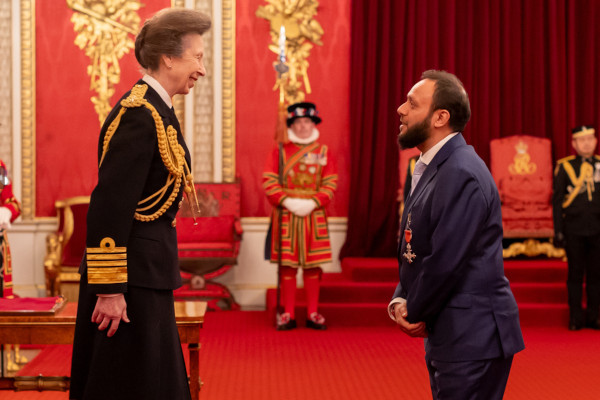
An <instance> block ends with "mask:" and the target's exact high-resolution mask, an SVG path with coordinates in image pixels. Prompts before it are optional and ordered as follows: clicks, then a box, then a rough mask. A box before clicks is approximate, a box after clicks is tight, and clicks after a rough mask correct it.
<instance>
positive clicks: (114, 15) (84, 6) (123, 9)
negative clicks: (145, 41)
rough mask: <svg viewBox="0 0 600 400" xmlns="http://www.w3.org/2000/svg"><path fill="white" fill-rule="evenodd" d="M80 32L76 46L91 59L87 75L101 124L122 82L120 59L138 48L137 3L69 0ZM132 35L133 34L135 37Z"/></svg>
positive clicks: (73, 21) (126, 0) (75, 26)
mask: <svg viewBox="0 0 600 400" xmlns="http://www.w3.org/2000/svg"><path fill="white" fill-rule="evenodd" d="M66 1H67V5H68V6H69V8H71V9H72V10H73V11H74V12H73V16H72V17H71V22H72V23H73V29H74V30H75V32H76V33H77V37H76V38H75V45H76V46H77V47H79V48H80V49H81V50H84V49H85V55H86V56H88V57H89V58H90V65H89V66H88V68H87V73H88V75H89V76H90V89H91V90H93V91H95V92H96V93H97V96H92V97H91V101H92V103H93V104H94V109H95V110H96V113H97V114H98V119H99V121H100V125H102V123H103V122H104V120H105V119H106V117H107V115H108V113H109V112H110V110H111V106H110V102H109V101H110V98H111V97H112V96H113V94H114V93H115V89H114V85H115V84H117V83H119V80H120V79H121V68H120V66H119V60H120V59H121V58H122V57H123V55H125V54H126V53H129V51H130V50H131V49H133V48H134V46H135V42H134V40H135V39H134V38H135V35H136V34H137V31H138V27H139V24H140V16H139V15H138V13H137V11H138V10H139V9H140V8H141V7H143V5H142V4H141V3H140V2H139V1H137V0H66ZM129 35H133V38H132V37H130V36H129Z"/></svg>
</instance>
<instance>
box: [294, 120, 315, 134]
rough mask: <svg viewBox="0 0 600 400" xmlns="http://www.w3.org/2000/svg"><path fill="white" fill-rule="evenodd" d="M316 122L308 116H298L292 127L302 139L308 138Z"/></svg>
mask: <svg viewBox="0 0 600 400" xmlns="http://www.w3.org/2000/svg"><path fill="white" fill-rule="evenodd" d="M314 127H315V123H314V122H313V120H312V119H310V118H308V117H300V118H296V119H295V120H294V122H292V125H291V126H290V128H291V129H292V131H293V132H294V134H295V135H296V136H298V137H299V138H300V139H306V138H307V137H309V136H310V135H311V134H312V131H313V129H314Z"/></svg>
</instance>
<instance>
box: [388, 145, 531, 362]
mask: <svg viewBox="0 0 600 400" xmlns="http://www.w3.org/2000/svg"><path fill="white" fill-rule="evenodd" d="M409 214H410V219H411V224H410V228H411V229H412V239H411V242H410V244H411V246H412V252H413V253H414V254H416V258H415V259H414V260H413V262H412V263H409V262H408V260H407V259H406V258H405V257H404V253H405V252H406V246H407V243H406V237H405V235H404V230H405V229H406V224H407V219H408V215H409ZM401 233H402V240H401V242H400V243H399V246H398V261H399V266H400V283H399V284H398V286H397V288H396V291H395V293H394V297H402V298H405V299H406V301H407V309H408V317H407V320H408V321H409V322H411V323H416V322H420V321H425V322H426V324H427V331H428V335H429V336H428V339H426V344H425V350H426V352H427V355H428V356H429V357H430V358H431V359H434V360H439V361H469V360H485V359H490V358H496V357H509V356H511V355H513V354H515V353H516V352H518V351H520V350H522V349H523V348H524V343H523V336H522V334H521V328H520V325H519V311H518V308H517V303H516V301H515V298H514V296H513V294H512V292H511V290H510V286H509V283H508V280H507V279H506V277H505V276H504V263H503V259H502V216H501V211H500V197H499V195H498V190H497V188H496V185H495V183H494V180H493V178H492V176H491V174H490V172H489V170H488V169H487V167H486V165H485V164H484V162H483V161H482V160H481V158H479V156H478V155H477V154H476V153H475V150H474V149H473V147H472V146H467V144H466V143H465V140H464V138H463V136H462V135H461V134H458V135H456V136H455V137H453V138H452V139H450V140H449V141H448V142H447V143H446V144H445V145H444V146H443V147H442V148H441V149H440V151H439V152H438V153H437V154H436V155H435V157H434V158H433V160H432V161H431V163H430V164H429V165H428V166H427V169H426V170H425V172H424V173H423V176H422V177H421V180H420V181H419V183H418V185H417V187H416V188H415V190H414V192H413V193H412V195H411V196H410V197H409V198H408V200H407V202H406V205H405V207H404V213H403V215H402V222H401Z"/></svg>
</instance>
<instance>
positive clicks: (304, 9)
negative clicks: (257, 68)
mask: <svg viewBox="0 0 600 400" xmlns="http://www.w3.org/2000/svg"><path fill="white" fill-rule="evenodd" d="M266 2H267V3H268V4H267V5H264V6H259V7H258V10H257V11H256V16H257V17H259V18H264V19H266V20H268V21H269V22H270V35H271V39H272V43H271V44H270V45H269V49H270V50H271V51H272V52H274V53H275V54H278V55H281V54H282V52H283V53H284V55H285V57H280V61H281V60H283V62H286V61H287V63H286V64H287V67H288V68H286V69H285V70H282V69H277V68H276V69H277V71H278V75H277V82H276V84H275V88H274V90H281V91H283V96H284V97H285V100H286V101H288V102H289V103H290V104H292V103H297V102H301V101H304V98H305V93H304V91H302V86H303V85H304V89H305V91H306V93H311V87H310V81H309V79H308V65H309V64H308V56H309V55H310V50H311V49H312V48H313V44H316V45H319V46H321V45H323V43H322V42H321V36H322V35H323V28H322V27H321V25H320V24H319V22H317V20H315V19H313V18H314V17H315V16H316V15H317V8H318V6H319V2H318V1H316V0H266ZM282 27H283V29H282ZM282 39H283V40H282Z"/></svg>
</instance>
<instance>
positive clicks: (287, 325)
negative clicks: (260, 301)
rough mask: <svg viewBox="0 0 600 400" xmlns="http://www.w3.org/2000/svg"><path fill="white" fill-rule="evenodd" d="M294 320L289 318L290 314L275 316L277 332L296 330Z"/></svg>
mask: <svg viewBox="0 0 600 400" xmlns="http://www.w3.org/2000/svg"><path fill="white" fill-rule="evenodd" d="M296 326H297V325H296V320H295V319H292V318H291V317H290V313H283V314H277V330H278V331H289V330H291V329H294V328H296Z"/></svg>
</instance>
